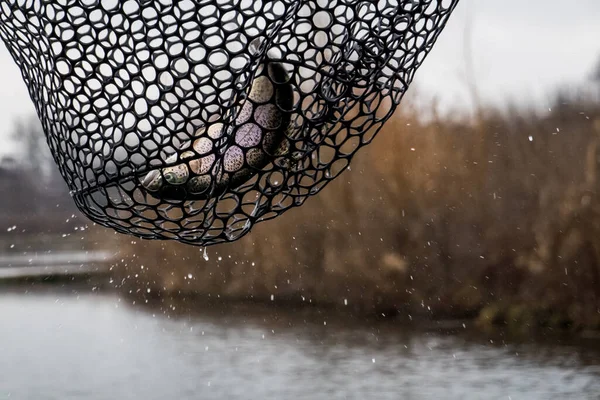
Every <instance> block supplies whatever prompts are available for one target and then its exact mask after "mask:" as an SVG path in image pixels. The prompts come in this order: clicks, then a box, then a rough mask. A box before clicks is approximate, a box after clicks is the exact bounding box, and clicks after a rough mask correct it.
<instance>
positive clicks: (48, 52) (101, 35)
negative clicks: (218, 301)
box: [0, 0, 458, 246]
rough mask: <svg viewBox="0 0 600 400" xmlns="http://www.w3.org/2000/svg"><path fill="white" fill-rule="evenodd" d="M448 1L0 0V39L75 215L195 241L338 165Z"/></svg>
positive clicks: (237, 230) (388, 103)
mask: <svg viewBox="0 0 600 400" xmlns="http://www.w3.org/2000/svg"><path fill="white" fill-rule="evenodd" d="M457 2H458V0H380V1H375V0H366V1H364V0H363V1H360V0H316V1H314V0H300V1H298V0H294V1H292V0H275V1H270V0H196V1H191V0H183V1H167V0H146V1H143V0H137V1H135V0H127V1H120V0H106V1H105V0H0V37H1V38H2V39H3V41H4V43H5V44H6V46H7V48H8V50H9V52H10V53H11V55H12V57H13V58H14V60H15V61H16V63H17V64H18V66H19V68H20V70H21V72H22V76H23V78H24V80H25V82H26V85H27V88H28V90H29V93H30V96H31V98H32V100H33V102H34V104H35V108H36V111H37V113H38V115H39V118H40V120H41V123H42V126H43V128H44V132H45V135H46V137H47V141H48V144H49V146H50V149H51V151H52V154H53V156H54V159H55V161H56V163H57V164H58V167H59V169H60V172H61V174H62V176H63V177H64V179H65V180H66V182H67V184H68V186H69V189H70V190H71V194H72V196H73V198H74V200H75V203H76V204H77V206H78V207H79V209H80V210H81V211H82V212H83V213H84V214H86V215H87V216H88V217H89V218H90V219H91V220H93V221H94V222H96V223H98V224H101V225H104V226H107V227H111V228H113V229H115V230H117V231H119V232H122V233H128V234H132V235H135V236H138V237H142V238H146V239H175V240H178V241H181V242H185V243H190V244H195V245H203V246H205V245H211V244H215V243H219V242H224V241H233V240H236V239H238V238H240V237H241V236H242V235H244V234H245V233H247V232H248V231H249V230H250V229H251V228H252V226H253V225H254V224H255V223H257V222H260V221H264V220H267V219H271V218H274V217H276V216H278V215H280V214H282V213H283V212H285V211H286V210H288V209H290V208H292V207H296V206H300V205H302V204H303V202H304V201H305V200H306V199H307V198H308V197H309V196H312V195H314V194H316V193H317V192H319V191H320V190H321V189H322V188H323V187H324V186H325V185H326V184H327V183H328V182H330V181H331V180H332V179H335V178H336V177H337V176H338V175H339V174H340V173H341V172H342V171H344V170H345V169H346V168H347V167H348V165H349V163H350V160H351V158H352V156H353V155H354V154H355V153H356V151H357V150H358V149H359V148H361V147H362V146H364V145H366V144H368V143H369V142H370V141H371V140H372V139H373V137H374V136H375V135H376V133H377V132H378V131H379V129H380V128H381V126H382V124H383V123H384V122H385V121H386V120H387V119H388V118H389V117H390V116H391V114H392V113H393V111H394V110H395V108H396V106H397V105H398V104H399V103H400V100H401V98H402V96H403V95H404V93H405V92H406V90H407V88H408V86H409V84H410V82H411V81H412V79H413V76H414V74H415V71H416V70H417V69H418V67H419V66H420V65H421V63H422V62H423V60H424V58H425V56H426V55H427V54H428V52H429V51H430V50H431V48H432V46H433V44H434V42H435V41H436V39H437V37H438V35H439V34H440V32H441V31H442V29H443V27H444V25H445V24H446V21H447V19H448V17H449V16H450V14H451V12H452V10H453V9H454V8H455V6H456V4H457Z"/></svg>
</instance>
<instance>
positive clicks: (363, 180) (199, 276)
mask: <svg viewBox="0 0 600 400" xmlns="http://www.w3.org/2000/svg"><path fill="white" fill-rule="evenodd" d="M594 124H596V125H594ZM599 143H600V106H598V104H597V103H594V102H591V101H586V100H572V99H570V100H569V103H565V102H564V100H557V103H556V105H555V107H553V108H552V110H551V111H549V112H547V113H544V114H537V113H535V112H533V111H523V110H519V109H516V108H512V109H509V110H508V111H505V112H500V111H495V110H487V111H485V110H484V111H481V112H480V113H479V114H478V117H477V118H476V120H475V121H473V120H470V119H468V118H456V119H452V118H448V117H443V118H442V117H439V116H434V117H433V118H432V119H431V120H428V121H423V120H421V119H420V118H419V115H418V113H417V112H415V111H414V110H411V109H410V107H409V106H407V105H404V106H403V108H402V109H401V110H400V111H399V112H398V113H397V114H396V116H395V117H394V118H393V119H392V120H391V121H389V122H388V123H387V124H386V125H385V127H384V129H383V131H382V132H381V133H380V134H379V135H378V137H377V138H376V139H375V140H374V142H373V143H372V144H371V145H369V146H367V147H366V148H365V149H364V150H362V151H361V152H360V153H359V154H358V155H357V156H356V157H355V159H354V160H353V163H352V165H351V171H346V172H344V174H342V175H341V176H340V177H339V178H338V179H337V180H336V181H334V182H333V183H331V184H330V185H329V186H328V187H326V188H325V189H324V190H323V191H322V192H321V193H320V194H319V195H318V196H315V197H313V198H311V199H309V200H308V201H307V202H306V204H305V205H304V206H302V207H300V208H298V209H294V210H291V211H289V212H288V213H286V214H284V215H283V216H281V217H280V218H278V219H275V220H273V221H269V222H265V223H262V224H259V225H258V226H257V227H256V228H255V229H254V230H253V232H252V233H251V234H249V235H248V236H246V237H245V238H243V239H242V240H240V241H238V242H236V243H232V244H227V245H220V246H216V247H210V248H209V249H208V257H209V260H204V259H203V257H202V255H203V253H202V250H199V249H198V248H194V247H190V246H185V245H180V244H177V243H173V242H145V241H139V240H131V239H132V238H131V237H120V238H119V241H120V244H119V246H121V248H122V251H121V257H120V258H122V261H121V262H119V263H118V266H117V267H116V268H115V270H114V271H115V275H116V278H117V279H116V281H115V282H116V283H117V284H118V285H123V287H125V288H127V289H128V290H130V291H131V292H134V293H135V292H138V293H144V295H147V293H150V294H151V295H152V294H160V293H170V294H175V295H177V294H191V293H194V294H202V295H205V296H211V297H226V298H233V299H254V300H259V301H270V300H275V301H281V300H286V301H293V302H301V303H302V302H303V303H306V304H311V303H312V304H315V303H316V304H325V305H335V306H338V307H348V308H354V309H356V310H362V311H365V312H377V313H384V314H386V315H389V314H392V313H402V314H404V315H408V314H410V315H418V314H421V315H428V316H433V317H474V316H479V321H480V322H481V323H482V324H483V325H489V324H493V323H502V324H508V325H509V326H510V325H514V326H518V327H519V328H522V327H528V326H539V325H549V326H553V327H554V326H556V327H574V328H600V201H599V199H598V195H597V193H596V188H597V187H598V184H599V183H600V182H598V179H600V177H597V174H598V169H597V161H598V158H599V157H600V154H599V150H598V146H599ZM111 236H112V234H111ZM346 304H347V305H346Z"/></svg>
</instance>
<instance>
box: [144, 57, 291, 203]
mask: <svg viewBox="0 0 600 400" xmlns="http://www.w3.org/2000/svg"><path fill="white" fill-rule="evenodd" d="M292 107H293V90H292V87H291V84H290V82H289V77H288V76H287V73H286V71H285V68H284V67H283V66H282V65H281V64H279V63H276V62H268V63H267V64H266V65H265V68H263V71H262V72H261V73H260V74H259V75H258V76H257V77H256V78H255V79H254V81H253V82H252V87H251V89H250V93H249V95H248V98H247V99H246V101H245V102H244V105H243V106H242V109H241V110H240V112H239V114H238V115H237V118H236V120H235V123H234V124H233V129H229V130H228V132H224V131H225V127H224V125H223V124H222V123H214V124H212V125H209V126H208V129H205V128H201V129H199V130H198V132H196V135H195V137H197V139H195V140H194V142H193V143H192V150H188V151H185V152H183V153H181V154H180V155H179V159H180V160H181V161H185V160H188V161H185V162H182V163H181V164H177V165H174V166H171V167H167V168H162V169H157V170H153V171H151V172H149V173H148V174H147V175H146V176H145V177H144V178H143V180H142V185H143V187H145V188H146V190H148V191H149V192H152V193H153V195H154V196H156V197H160V198H163V199H169V200H204V199H206V198H208V196H209V195H211V194H212V195H213V196H216V195H219V194H221V193H223V191H225V190H226V189H227V188H231V189H235V188H237V187H239V186H240V185H242V184H244V183H245V182H247V181H248V180H250V178H252V177H253V176H254V175H255V174H256V173H257V172H258V171H260V170H261V169H262V168H264V167H265V166H266V165H267V164H269V162H271V161H272V160H273V159H274V157H275V156H277V155H280V154H282V153H284V152H285V151H287V150H286V149H287V148H288V147H289V142H288V140H287V139H286V131H287V130H288V127H289V125H290V115H291V113H290V112H285V111H282V110H291V109H292ZM223 135H233V139H234V143H232V144H231V145H230V146H229V148H227V150H226V151H225V154H224V155H223V158H222V163H221V164H220V167H219V168H214V167H215V162H216V160H217V155H216V154H215V153H216V152H215V142H216V141H218V140H219V139H220V138H221V137H222V136H223ZM177 159H178V155H177V154H173V155H171V156H170V157H168V158H167V160H166V162H167V163H173V162H175V161H176V160H177ZM215 175H216V176H215ZM213 179H215V180H216V182H214V183H213ZM213 186H214V190H211V188H212V187H213Z"/></svg>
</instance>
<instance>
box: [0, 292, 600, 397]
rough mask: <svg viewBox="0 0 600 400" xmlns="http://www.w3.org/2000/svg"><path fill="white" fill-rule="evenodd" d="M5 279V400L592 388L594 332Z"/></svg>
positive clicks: (597, 382) (595, 380)
mask: <svg viewBox="0 0 600 400" xmlns="http://www.w3.org/2000/svg"><path fill="white" fill-rule="evenodd" d="M1 290H3V292H0V399H24V400H29V399H31V400H34V399H35V400H39V399H57V400H66V399H136V400H138V399H145V400H149V399H157V400H158V399H178V400H187V399H307V400H309V399H311V400H312V399H361V400H362V399H394V400H395V399H512V400H517V399H527V400H532V399H544V400H546V399H554V398H560V399H598V398H599V396H600V351H598V349H597V348H595V347H594V344H593V342H591V344H590V343H588V344H587V345H586V346H581V345H579V344H578V345H569V344H556V343H553V342H550V343H512V344H507V343H502V341H501V340H500V341H499V340H497V339H490V338H486V337H483V338H482V337H479V338H476V339H473V338H470V337H469V335H466V334H459V335H445V334H442V333H436V332H426V331H422V330H418V329H405V328H403V327H402V326H401V325H402V324H399V323H390V322H373V323H369V324H365V323H364V322H363V323H360V322H358V321H353V320H352V319H348V318H342V317H333V316H328V315H327V314H324V313H322V312H318V311H315V310H298V311H292V310H288V311H284V310H282V309H278V308H274V307H262V306H257V305H245V306H242V305H240V306H226V307H218V306H206V307H200V308H199V309H198V311H196V312H194V313H189V312H187V311H186V312H181V311H180V310H179V309H178V306H175V305H174V306H166V305H165V306H162V308H161V307H149V306H144V307H140V306H138V305H134V304H132V303H133V302H132V301H131V300H125V299H120V298H119V296H118V295H116V294H95V293H92V292H89V291H88V290H85V291H83V292H81V293H76V292H73V291H72V290H70V289H66V290H63V291H60V292H58V291H56V289H47V290H31V289H29V288H23V287H19V288H16V289H14V290H7V289H5V288H2V289H1ZM173 307H174V308H175V309H173ZM492 342H493V343H492Z"/></svg>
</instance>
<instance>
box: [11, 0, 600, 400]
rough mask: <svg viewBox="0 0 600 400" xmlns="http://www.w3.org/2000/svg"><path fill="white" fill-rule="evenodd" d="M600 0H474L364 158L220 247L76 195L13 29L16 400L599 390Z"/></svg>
mask: <svg viewBox="0 0 600 400" xmlns="http://www.w3.org/2000/svg"><path fill="white" fill-rule="evenodd" d="M599 17H600V3H599V2H597V1H595V0H576V1H573V2H570V3H568V5H567V3H565V2H564V1H559V0H532V1H528V2H523V1H521V0H505V1H502V2H498V1H492V0H461V2H460V3H459V6H458V8H457V10H456V11H455V14H454V15H453V17H452V18H451V19H450V22H449V24H448V26H447V28H446V30H445V31H444V32H443V34H442V35H441V37H440V39H439V41H438V43H437V45H436V47H435V48H434V49H433V51H432V53H431V55H430V56H429V57H428V58H427V60H426V62H425V64H424V65H423V67H422V68H421V69H420V70H419V71H418V72H417V77H416V79H415V82H414V83H413V85H412V87H411V89H410V91H409V93H408V94H407V96H406V97H405V99H404V100H403V104H402V105H401V107H400V108H399V109H398V111H397V112H396V114H395V115H394V116H393V117H392V119H391V120H390V121H389V122H388V123H387V124H386V125H385V127H384V128H383V130H382V131H381V133H380V134H379V135H378V137H377V138H376V139H375V140H374V142H373V143H372V144H371V145H370V146H367V147H365V148H364V149H363V150H362V151H361V152H359V154H358V155H357V156H356V157H355V158H354V160H353V163H352V165H351V169H350V170H348V171H346V172H344V174H343V175H342V176H340V177H339V178H338V179H337V180H336V181H334V182H333V183H331V184H330V185H329V186H327V188H325V189H324V190H323V191H322V192H321V193H320V194H319V195H318V196H315V197H313V198H311V199H309V200H308V201H307V202H306V204H305V205H304V206H302V207H300V208H298V209H293V210H291V211H289V212H287V213H286V214H284V215H283V216H281V217H280V218H278V219H276V220H273V221H270V222H266V223H263V224H259V225H257V226H256V228H255V229H254V230H253V231H252V233H251V234H249V235H247V236H246V237H244V238H243V239H242V240H240V241H238V242H235V243H232V244H226V245H219V246H214V247H209V248H207V249H199V248H196V247H191V246H186V245H181V244H178V243H175V242H159V241H156V242H148V241H141V240H135V238H132V237H129V236H122V235H118V234H115V233H114V232H112V231H109V230H107V229H104V228H101V227H98V226H95V225H94V224H92V223H90V222H89V221H88V220H86V219H85V217H83V216H81V214H80V213H79V212H78V211H77V209H76V208H75V206H74V204H73V202H72V200H71V198H70V195H69V193H68V191H67V188H66V184H65V183H64V182H63V180H62V178H61V177H60V175H59V173H58V169H57V168H56V165H55V164H54V161H53V160H52V158H51V156H50V153H49V150H48V148H47V145H46V143H45V139H44V136H43V133H42V131H41V127H40V125H39V122H38V120H37V117H36V116H35V112H34V110H33V106H32V103H31V101H30V100H29V98H28V94H27V91H26V88H25V85H24V83H23V82H22V80H21V78H20V75H19V72H18V70H17V68H16V67H15V65H14V64H13V62H12V60H11V59H10V57H9V55H8V53H7V51H6V49H5V48H4V47H3V46H2V47H1V48H0V75H1V76H2V85H3V86H2V91H0V157H1V161H0V187H1V188H2V190H1V191H0V193H2V194H3V195H2V196H0V249H1V253H0V399H5V398H11V399H12V398H17V399H39V398H48V399H68V398H77V399H96V398H97V399H101V398H106V397H108V396H109V395H110V396H116V398H120V399H129V398H131V399H141V398H144V399H158V398H165V397H171V398H179V399H191V398H203V399H204V398H207V399H208V398H210V399H223V398H236V399H237V398H240V399H245V398H265V399H266V398H268V399H270V398H284V399H285V398H287V399H315V398H327V399H329V398H336V399H363V398H373V399H379V398H381V399H384V398H385V399H387V398H389V399H398V398H407V399H430V398H431V399H439V398H457V399H458V398H460V399H471V398H472V399H481V398H490V399H492V398H493V399H548V398H569V399H570V398H573V399H597V398H598V397H597V396H598V393H600V197H599V193H598V191H597V188H598V187H599V185H600V176H599V174H600V164H599V163H600V44H599V42H598V40H597V38H598V37H600V24H598V18H599Z"/></svg>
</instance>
